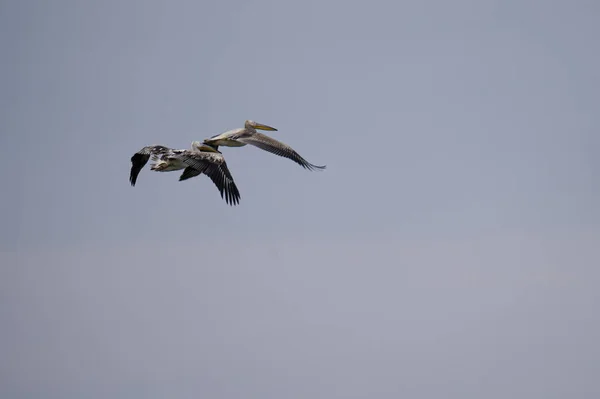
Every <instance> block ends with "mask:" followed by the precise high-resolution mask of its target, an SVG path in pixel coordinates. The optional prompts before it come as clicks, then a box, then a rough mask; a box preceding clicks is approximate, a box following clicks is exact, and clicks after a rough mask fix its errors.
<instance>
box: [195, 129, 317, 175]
mask: <svg viewBox="0 0 600 399" xmlns="http://www.w3.org/2000/svg"><path fill="white" fill-rule="evenodd" d="M257 129H258V130H267V131H277V129H275V128H274V127H271V126H267V125H263V124H261V123H257V122H254V121H250V120H247V121H246V122H245V123H244V127H243V128H241V129H233V130H229V131H227V132H225V133H221V134H217V135H216V136H213V137H211V138H208V139H206V140H204V144H208V145H210V146H212V147H213V148H215V149H217V148H219V146H224V147H243V146H245V145H246V144H252V145H253V146H256V147H258V148H260V149H262V150H265V151H268V152H270V153H272V154H275V155H279V156H281V157H284V158H288V159H291V160H292V161H294V162H296V163H297V164H298V165H300V166H302V167H303V168H305V169H308V170H322V169H325V168H326V166H317V165H313V164H311V163H310V162H308V161H307V160H306V159H304V158H302V157H301V156H300V154H298V153H297V152H296V151H294V149H293V148H292V147H290V146H289V145H287V144H284V143H282V142H281V141H277V140H275V139H273V138H271V137H269V136H267V135H265V134H262V133H259V132H257V131H256V130H257Z"/></svg>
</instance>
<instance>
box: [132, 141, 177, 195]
mask: <svg viewBox="0 0 600 399" xmlns="http://www.w3.org/2000/svg"><path fill="white" fill-rule="evenodd" d="M170 151H171V149H170V148H169V147H165V146H163V145H149V146H146V147H144V148H142V149H141V150H139V151H138V152H136V153H135V154H133V156H132V157H131V172H130V173H129V182H130V183H131V185H132V186H135V183H136V181H137V177H138V175H139V174H140V171H141V170H142V169H143V168H144V166H146V164H147V163H148V161H149V160H150V157H151V156H152V155H159V154H165V153H168V152H170Z"/></svg>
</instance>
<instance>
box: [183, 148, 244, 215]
mask: <svg viewBox="0 0 600 399" xmlns="http://www.w3.org/2000/svg"><path fill="white" fill-rule="evenodd" d="M174 157H177V158H179V159H181V161H182V162H183V163H185V164H186V165H188V167H187V168H186V169H185V170H184V171H183V173H182V174H181V176H180V178H179V180H180V181H181V180H186V179H189V178H191V177H194V176H198V175H199V174H201V173H204V174H206V175H207V176H208V177H209V178H210V179H211V180H212V182H213V183H214V184H215V186H217V189H218V190H219V193H220V194H221V198H224V199H225V202H227V203H228V204H229V205H232V206H233V205H237V204H239V202H240V192H239V191H238V188H237V186H236V185H235V182H234V181H233V177H232V176H231V173H230V172H229V169H228V168H227V165H226V163H225V160H224V159H223V156H222V155H221V154H217V153H206V152H194V151H185V152H184V153H182V154H176V155H174Z"/></svg>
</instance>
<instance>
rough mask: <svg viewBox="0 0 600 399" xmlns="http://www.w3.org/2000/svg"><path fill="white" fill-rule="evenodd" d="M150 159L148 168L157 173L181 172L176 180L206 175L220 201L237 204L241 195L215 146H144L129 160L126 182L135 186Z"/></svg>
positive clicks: (198, 143) (196, 144)
mask: <svg viewBox="0 0 600 399" xmlns="http://www.w3.org/2000/svg"><path fill="white" fill-rule="evenodd" d="M150 158H152V160H153V161H155V163H154V164H152V165H151V167H150V169H151V170H153V171H156V172H173V171H177V170H182V169H183V173H182V174H181V176H180V177H179V181H182V180H187V179H190V178H192V177H195V176H198V175H200V174H202V173H204V174H206V175H207V176H208V177H209V178H210V179H211V180H212V181H213V183H214V184H215V185H216V186H217V188H218V189H219V192H220V193H221V198H225V201H226V202H227V203H228V204H230V205H235V204H239V200H240V193H239V191H238V188H237V186H236V185H235V182H234V181H233V176H232V175H231V173H230V172H229V169H228V168H227V163H226V162H225V158H224V157H223V155H222V154H221V153H220V152H219V151H218V150H217V149H216V148H214V147H212V146H209V145H206V144H202V143H200V142H199V141H194V142H193V143H192V147H191V149H189V150H175V149H171V148H169V147H165V146H162V145H153V146H146V147H144V148H142V149H141V150H139V151H138V152H137V153H135V154H134V155H133V156H132V157H131V173H130V176H129V181H130V182H131V185H132V186H135V183H136V181H137V177H138V175H139V173H140V171H141V170H142V168H143V167H144V166H145V165H146V163H147V162H148V161H149V160H150Z"/></svg>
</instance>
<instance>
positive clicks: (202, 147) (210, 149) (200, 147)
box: [196, 144, 219, 152]
mask: <svg viewBox="0 0 600 399" xmlns="http://www.w3.org/2000/svg"><path fill="white" fill-rule="evenodd" d="M196 149H197V150H199V151H204V152H219V151H217V150H216V149H215V148H214V147H213V146H211V145H208V144H197V145H196Z"/></svg>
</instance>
